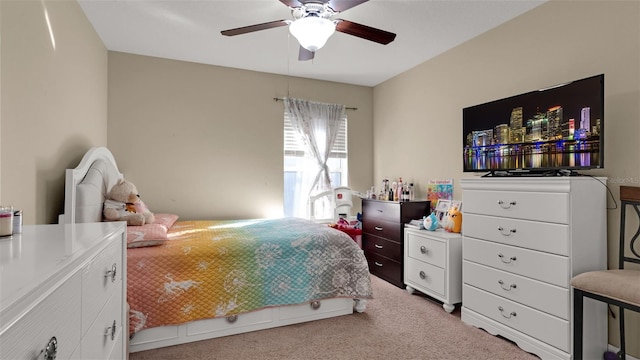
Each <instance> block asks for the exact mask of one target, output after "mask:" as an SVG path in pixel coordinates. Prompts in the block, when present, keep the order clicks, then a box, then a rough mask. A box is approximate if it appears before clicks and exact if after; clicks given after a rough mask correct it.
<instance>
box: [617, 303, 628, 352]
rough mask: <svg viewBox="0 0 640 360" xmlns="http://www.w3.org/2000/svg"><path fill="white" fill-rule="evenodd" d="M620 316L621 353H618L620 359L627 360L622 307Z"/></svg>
mask: <svg viewBox="0 0 640 360" xmlns="http://www.w3.org/2000/svg"><path fill="white" fill-rule="evenodd" d="M619 309H620V314H619V315H618V319H619V320H620V351H618V359H620V360H625V358H626V354H627V351H626V346H625V341H624V339H625V337H624V308H623V307H622V306H620V307H619Z"/></svg>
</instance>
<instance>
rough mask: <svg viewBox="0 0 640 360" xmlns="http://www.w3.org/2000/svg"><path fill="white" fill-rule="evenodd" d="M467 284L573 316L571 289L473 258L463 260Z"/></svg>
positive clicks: (559, 313) (561, 316) (566, 316)
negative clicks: (570, 312) (511, 271)
mask: <svg viewBox="0 0 640 360" xmlns="http://www.w3.org/2000/svg"><path fill="white" fill-rule="evenodd" d="M462 278H463V279H464V282H465V284H469V285H472V286H474V287H477V288H480V289H483V290H486V291H488V292H491V293H493V294H496V295H499V296H502V297H505V298H507V299H510V300H513V301H517V302H519V303H521V304H524V305H527V306H531V307H533V308H535V309H538V310H540V311H544V312H546V313H549V314H551V315H554V316H557V317H559V318H562V319H567V320H568V319H569V308H570V303H569V298H570V296H569V289H568V288H564V287H560V286H555V285H551V284H547V283H543V282H540V281H536V280H532V279H530V278H527V277H524V276H520V275H515V274H512V273H508V272H505V271H501V270H497V269H494V268H491V267H488V266H484V265H480V264H477V263H473V262H470V261H464V262H463V263H462Z"/></svg>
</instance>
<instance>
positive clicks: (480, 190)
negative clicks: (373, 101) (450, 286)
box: [460, 176, 607, 359]
mask: <svg viewBox="0 0 640 360" xmlns="http://www.w3.org/2000/svg"><path fill="white" fill-rule="evenodd" d="M460 183H461V186H462V189H463V192H462V199H463V204H464V206H463V209H464V212H463V214H464V217H463V224H462V225H463V227H462V232H463V259H464V260H463V283H464V285H463V294H462V295H463V296H462V305H463V307H462V321H464V322H465V323H467V324H470V325H474V326H477V327H480V328H484V329H485V330H487V331H488V332H489V333H491V334H494V335H501V336H504V337H505V338H507V339H510V340H512V341H514V342H515V343H517V344H518V346H520V347H521V348H522V349H524V350H526V351H528V352H532V353H534V354H536V355H538V356H540V357H541V358H543V359H570V358H571V351H572V344H573V334H572V326H571V324H572V321H573V320H572V316H573V314H572V306H573V301H572V299H573V294H572V291H571V286H570V285H569V281H570V280H571V278H572V277H573V276H574V275H576V274H579V273H581V272H584V271H588V270H600V269H606V268H607V231H606V221H607V213H606V188H605V184H606V179H604V178H592V177H587V176H582V177H517V178H478V179H462V180H460ZM585 314H590V316H588V317H585V325H584V329H585V333H584V344H585V354H584V355H585V359H590V358H594V359H595V358H598V359H599V358H602V354H603V353H604V352H605V351H606V349H607V309H606V306H603V305H602V304H599V303H598V302H595V301H592V300H590V301H588V302H587V301H585Z"/></svg>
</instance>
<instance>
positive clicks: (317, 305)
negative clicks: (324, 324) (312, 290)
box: [309, 301, 320, 310]
mask: <svg viewBox="0 0 640 360" xmlns="http://www.w3.org/2000/svg"><path fill="white" fill-rule="evenodd" d="M309 306H311V308H312V309H313V310H318V309H320V301H312V302H311V303H310V304H309Z"/></svg>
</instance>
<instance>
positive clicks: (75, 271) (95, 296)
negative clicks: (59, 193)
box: [0, 222, 128, 360]
mask: <svg viewBox="0 0 640 360" xmlns="http://www.w3.org/2000/svg"><path fill="white" fill-rule="evenodd" d="M125 249H126V238H125V223H124V222H110V223H106V222H105V223H86V224H76V225H62V224H61V225H32V226H24V227H23V229H22V234H18V235H13V237H11V238H0V280H1V281H0V359H29V360H30V359H36V358H37V359H53V358H56V359H59V360H61V359H126V356H127V352H126V348H127V347H126V344H127V339H128V336H127V335H128V329H127V328H126V324H127V314H126V311H124V310H125V309H126V266H127V264H126V256H125V255H126V254H125ZM123 325H125V326H123Z"/></svg>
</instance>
